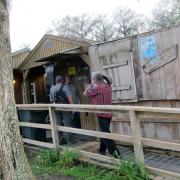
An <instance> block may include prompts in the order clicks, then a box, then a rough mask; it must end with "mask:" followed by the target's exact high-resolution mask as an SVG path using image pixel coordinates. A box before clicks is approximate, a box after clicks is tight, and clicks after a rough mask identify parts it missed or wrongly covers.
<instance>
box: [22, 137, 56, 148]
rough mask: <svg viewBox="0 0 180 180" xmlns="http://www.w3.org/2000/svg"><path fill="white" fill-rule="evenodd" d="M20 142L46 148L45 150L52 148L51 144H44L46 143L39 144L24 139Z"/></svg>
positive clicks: (38, 142) (39, 142)
mask: <svg viewBox="0 0 180 180" xmlns="http://www.w3.org/2000/svg"><path fill="white" fill-rule="evenodd" d="M22 140H23V142H25V143H28V144H32V145H36V146H41V147H46V148H54V145H53V144H51V143H46V142H41V141H36V140H32V139H26V138H22Z"/></svg>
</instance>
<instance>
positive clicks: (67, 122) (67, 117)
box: [62, 112, 73, 143]
mask: <svg viewBox="0 0 180 180" xmlns="http://www.w3.org/2000/svg"><path fill="white" fill-rule="evenodd" d="M62 115H63V123H64V126H66V127H73V122H72V114H71V112H63V113H62ZM63 134H64V137H65V139H66V141H67V143H70V141H71V140H72V136H73V134H72V133H68V132H64V133H63Z"/></svg>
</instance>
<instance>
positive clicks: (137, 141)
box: [16, 104, 180, 162]
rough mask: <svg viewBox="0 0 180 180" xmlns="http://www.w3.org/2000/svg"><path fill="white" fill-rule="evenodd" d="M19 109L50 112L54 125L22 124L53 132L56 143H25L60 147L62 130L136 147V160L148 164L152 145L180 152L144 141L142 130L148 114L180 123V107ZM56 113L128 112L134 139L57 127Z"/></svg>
mask: <svg viewBox="0 0 180 180" xmlns="http://www.w3.org/2000/svg"><path fill="white" fill-rule="evenodd" d="M16 108H17V109H18V110H47V111H49V115H50V125H47V124H37V123H29V122H28V123H27V122H20V123H19V126H23V127H35V128H43V129H50V130H51V132H52V139H53V144H50V143H44V142H42V143H41V142H39V141H36V140H30V139H23V141H24V142H26V143H30V144H34V145H39V146H43V147H49V148H52V147H58V146H59V140H58V131H64V132H71V133H76V134H83V135H89V136H93V137H98V138H102V137H103V138H107V139H113V140H117V141H122V142H126V143H131V144H133V145H134V152H135V159H136V160H137V161H142V162H144V152H143V146H151V147H156V148H161V149H167V150H174V151H178V152H180V144H178V143H172V142H166V141H160V140H154V139H150V138H142V137H141V131H140V118H142V117H144V116H146V115H148V117H153V116H156V117H158V116H160V117H161V118H162V117H166V115H167V116H168V117H171V116H172V117H173V118H175V119H176V121H177V122H180V108H160V107H142V106H119V105H84V104H83V105H77V104H71V105H70V104H17V105H16ZM55 111H79V112H93V113H97V112H101V113H106V112H111V113H114V112H115V113H124V112H128V113H129V117H130V125H131V132H132V136H126V135H119V134H114V133H104V132H98V131H92V130H85V129H77V128H71V127H64V126H57V124H56V115H55Z"/></svg>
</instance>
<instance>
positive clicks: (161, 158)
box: [72, 141, 180, 174]
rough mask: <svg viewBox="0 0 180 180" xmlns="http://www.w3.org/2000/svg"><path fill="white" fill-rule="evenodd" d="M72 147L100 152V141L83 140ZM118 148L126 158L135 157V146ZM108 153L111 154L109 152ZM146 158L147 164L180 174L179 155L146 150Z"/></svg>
mask: <svg viewBox="0 0 180 180" xmlns="http://www.w3.org/2000/svg"><path fill="white" fill-rule="evenodd" d="M72 147H74V148H77V149H80V150H85V151H88V152H93V153H98V148H99V142H96V141H89V142H86V143H85V142H82V143H78V144H74V145H72ZM118 148H119V151H120V152H121V154H122V156H123V159H124V160H128V159H132V158H133V159H134V158H135V156H134V151H133V148H130V147H127V146H118ZM106 155H107V156H110V154H109V153H107V154H106ZM144 159H145V164H146V165H147V166H150V167H153V168H158V169H162V170H166V171H170V172H175V173H178V174H180V158H178V157H173V156H170V155H162V154H160V153H154V152H146V151H145V152H144Z"/></svg>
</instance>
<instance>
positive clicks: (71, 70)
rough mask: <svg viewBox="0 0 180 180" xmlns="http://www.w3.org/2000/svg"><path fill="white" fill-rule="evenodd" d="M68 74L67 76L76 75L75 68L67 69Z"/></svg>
mask: <svg viewBox="0 0 180 180" xmlns="http://www.w3.org/2000/svg"><path fill="white" fill-rule="evenodd" d="M68 74H69V75H75V74H76V68H75V66H71V67H68Z"/></svg>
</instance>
